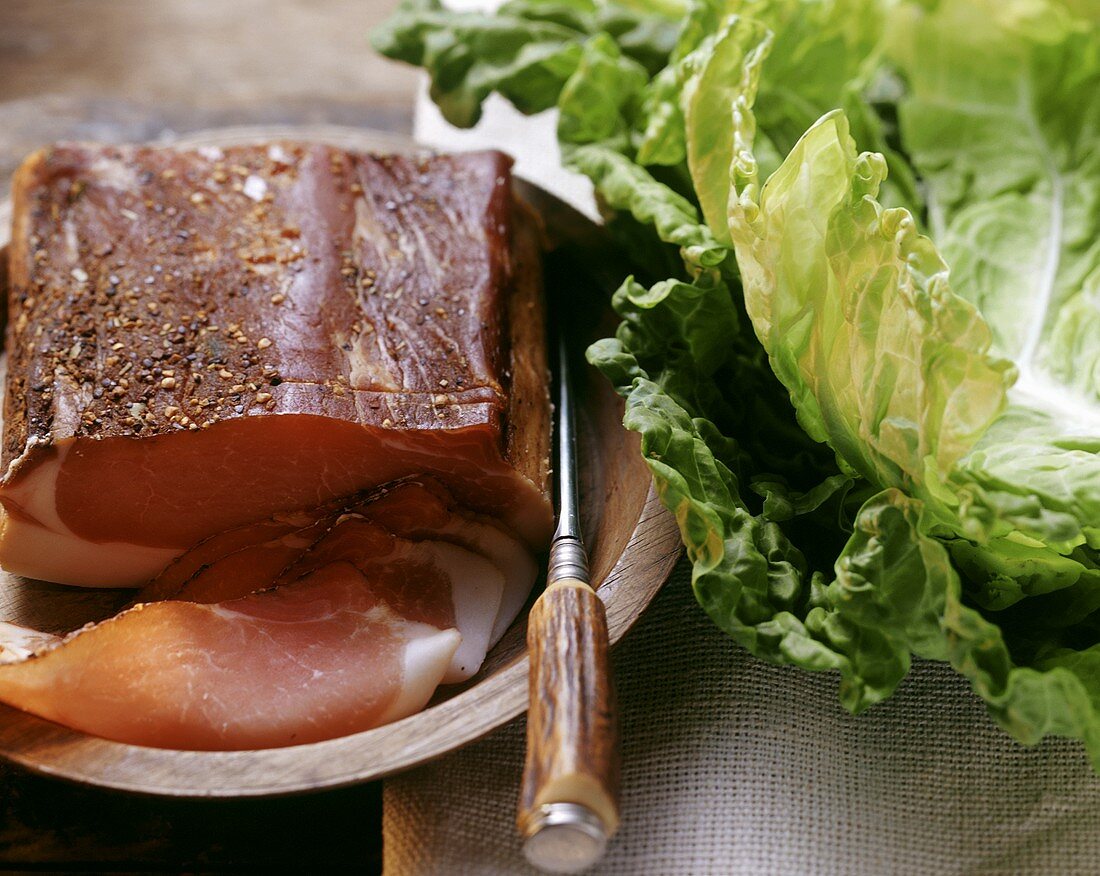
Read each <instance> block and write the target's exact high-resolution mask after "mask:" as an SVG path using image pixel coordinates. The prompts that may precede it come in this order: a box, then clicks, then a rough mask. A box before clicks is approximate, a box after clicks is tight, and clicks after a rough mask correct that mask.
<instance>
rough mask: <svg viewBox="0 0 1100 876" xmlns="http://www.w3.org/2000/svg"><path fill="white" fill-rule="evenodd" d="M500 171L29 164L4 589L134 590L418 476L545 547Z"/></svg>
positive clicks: (538, 453)
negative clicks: (38, 583)
mask: <svg viewBox="0 0 1100 876" xmlns="http://www.w3.org/2000/svg"><path fill="white" fill-rule="evenodd" d="M509 165H510V163H509V160H508V159H507V158H506V157H505V156H503V155H501V154H499V153H492V152H487V153H473V154H468V155H456V156H435V157H424V158H415V157H396V156H372V155H365V154H358V153H351V152H347V151H344V150H339V149H335V148H332V147H328V146H323V145H319V144H308V145H307V144H294V143H277V144H270V145H263V146H245V147H234V148H229V149H225V150H220V149H212V148H205V149H198V150H186V151H184V150H173V149H165V148H155V147H109V146H79V145H73V146H58V147H54V148H52V149H48V150H45V151H43V152H40V153H37V154H36V155H34V156H32V157H31V158H30V159H28V161H27V162H25V163H24V165H23V166H22V167H21V168H20V170H19V171H18V173H17V174H16V178H15V183H14V187H13V194H14V206H15V209H14V229H13V244H12V249H11V261H10V292H9V319H10V324H9V329H8V349H9V357H10V358H9V370H8V381H7V394H6V400H5V408H4V415H5V424H4V425H5V428H4V443H3V464H4V466H5V468H6V475H5V478H4V481H3V483H2V484H0V504H2V505H3V507H4V511H5V520H4V527H3V530H2V532H0V563H2V564H3V565H4V567H5V568H8V569H9V570H11V571H16V572H20V573H23V574H27V575H32V576H35V577H43V578H48V579H50V580H58V581H67V582H69V583H81V584H96V585H101V586H103V585H109V584H112V583H113V584H116V585H121V586H132V585H136V584H140V583H142V582H143V581H144V580H147V579H148V578H150V577H152V576H153V575H155V574H156V573H157V572H158V571H159V570H160V568H163V566H164V565H165V564H166V563H167V562H168V561H169V560H170V559H171V558H172V557H174V556H176V555H178V554H179V553H181V552H182V551H183V550H185V549H186V548H188V547H190V546H192V545H194V544H195V543H196V542H197V541H199V540H201V539H202V538H205V537H207V536H209V535H211V534H213V533H216V532H220V531H224V530H225V529H228V528H230V527H232V526H237V525H241V524H244V523H247V522H249V521H252V520H256V519H260V518H262V517H264V516H266V515H269V514H272V513H276V512H280V511H286V510H293V509H298V508H306V507H310V506H312V505H315V504H317V503H319V502H324V501H328V500H330V499H332V498H334V497H337V496H341V495H346V494H350V493H352V492H355V491H356V490H361V489H366V488H369V487H371V486H374V485H375V484H378V483H384V482H386V481H389V480H392V479H394V478H397V477H403V476H407V475H409V474H420V473H427V474H432V475H434V476H436V477H438V478H439V479H440V480H441V481H442V482H443V483H444V484H446V485H447V486H448V488H450V489H451V490H452V491H454V492H455V494H456V495H457V496H459V497H461V499H462V501H463V502H464V503H466V504H467V505H468V506H469V507H470V508H471V509H473V510H475V511H477V512H479V513H487V514H492V515H494V516H496V517H498V518H499V519H501V520H502V521H503V522H504V523H505V524H506V525H508V526H509V527H510V528H511V529H513V530H514V531H516V532H518V533H519V534H520V535H521V536H522V537H523V538H524V539H525V540H526V541H527V542H528V544H529V545H531V546H532V547H535V548H538V547H541V546H542V545H543V544H545V541H546V539H547V537H548V534H549V530H550V525H551V509H550V505H549V502H548V499H547V495H546V488H547V475H548V468H547V465H548V463H547V457H548V441H549V402H548V398H547V392H546V385H547V372H546V361H545V357H546V354H545V340H544V325H543V323H544V319H543V305H542V294H541V272H540V268H539V258H538V240H537V229H536V227H535V225H534V222H533V221H532V219H531V217H530V215H529V213H528V211H527V210H526V209H525V208H524V207H523V206H522V205H521V204H518V203H517V202H516V200H515V197H514V195H513V193H512V186H511V176H510V166H509ZM120 546H121V547H129V548H130V549H131V550H129V552H127V551H125V550H119V548H120ZM107 547H109V548H110V549H111V551H112V552H113V553H114V554H115V555H116V559H114V560H108V559H106V558H107V557H108V555H109V552H108V551H106V550H104V548H107ZM44 552H45V553H44ZM108 579H111V580H108Z"/></svg>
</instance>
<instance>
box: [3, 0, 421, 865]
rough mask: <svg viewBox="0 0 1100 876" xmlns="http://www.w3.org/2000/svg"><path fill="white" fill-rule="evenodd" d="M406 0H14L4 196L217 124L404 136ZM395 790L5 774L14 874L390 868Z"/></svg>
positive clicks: (6, 41)
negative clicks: (128, 788) (53, 173)
mask: <svg viewBox="0 0 1100 876" xmlns="http://www.w3.org/2000/svg"><path fill="white" fill-rule="evenodd" d="M394 2H395V0H155V2H153V0H0V197H2V196H4V195H6V192H7V188H8V178H9V176H10V174H11V172H12V170H13V169H14V168H15V167H16V166H17V165H18V163H19V161H20V160H21V159H22V157H23V156H24V155H26V154H27V153H28V152H30V151H31V150H33V149H34V148H36V147H37V146H40V145H42V144H44V143H48V142H50V141H53V140H62V139H70V140H71V139H85V140H136V139H142V140H145V139H153V138H158V137H161V136H166V135H170V134H172V133H186V132H190V131H196V130H202V129H206V128H211V127H216V126H221V125H240V124H257V123H331V124H342V125H353V126H358V127H364V128H376V129H383V130H391V131H400V132H407V131H408V130H409V129H410V127H411V120H412V104H413V95H414V93H415V88H416V76H415V74H414V73H413V72H412V71H411V70H408V69H406V68H402V67H400V66H397V65H393V64H389V63H387V62H385V61H383V60H381V59H380V58H378V57H377V56H375V55H374V54H373V52H372V51H371V49H370V46H369V45H368V42H367V34H368V32H369V31H370V29H371V27H372V26H373V25H375V24H376V23H378V22H379V21H380V20H381V19H382V18H384V17H385V15H386V14H387V13H388V12H389V11H390V9H391V8H392V7H393V5H394ZM380 862H381V789H380V787H379V786H378V785H364V786H361V787H357V788H349V789H346V790H342V791H336V792H329V793H325V794H318V795H313V796H309V797H295V798H283V799H274V800H252V801H243V800H242V801H179V800H175V801H173V800H157V799H150V798H136V797H128V796H124V795H120V794H114V793H109V792H104V791H98V790H94V789H88V788H79V787H74V786H69V785H66V784H63V783H60V782H56V781H51V780H48V779H43V778H40V777H37V776H33V775H29V774H26V773H23V772H21V771H19V770H17V769H15V768H12V767H5V766H0V869H3V870H5V871H12V870H24V871H35V872H43V871H46V872H50V871H53V872H58V871H60V872H71V871H81V872H96V871H111V872H157V871H173V872H174V871H187V872H252V871H271V870H277V871H291V872H294V871H297V872H311V873H317V872H332V871H336V870H354V871H355V872H359V873H371V872H378V871H380V869H381V864H380Z"/></svg>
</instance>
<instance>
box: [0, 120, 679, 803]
mask: <svg viewBox="0 0 1100 876" xmlns="http://www.w3.org/2000/svg"><path fill="white" fill-rule="evenodd" d="M279 138H282V139H296V140H320V141H325V142H329V143H333V144H335V145H339V146H342V147H345V148H350V149H361V150H366V151H377V152H394V151H404V152H409V151H416V150H417V149H418V147H417V146H416V145H415V144H413V143H411V142H410V141H409V140H406V139H404V138H399V137H395V136H393V135H386V134H376V133H373V132H366V131H357V130H354V129H349V128H285V127H282V128H238V129H230V130H222V131H217V132H211V133H209V134H204V135H201V136H194V137H188V138H187V139H186V140H181V141H177V142H179V143H181V144H185V145H204V144H205V145H212V146H226V145H231V144H238V143H247V142H254V141H257V140H271V139H279ZM520 188H521V190H522V193H523V195H524V196H525V197H526V198H527V199H528V200H529V201H531V202H532V203H533V204H534V205H535V207H536V209H538V211H539V212H540V213H541V214H542V216H543V217H544V220H545V223H546V226H547V232H548V236H549V237H550V239H551V243H552V245H554V246H557V247H559V248H565V249H572V250H573V251H578V252H581V253H584V252H587V253H588V254H589V255H590V256H591V255H592V254H593V252H595V253H597V254H598V255H599V256H601V257H602V256H603V252H602V250H603V248H604V247H605V246H606V244H605V242H604V241H603V239H602V236H601V232H600V230H599V229H598V228H597V227H595V226H594V225H592V223H591V222H589V221H588V220H587V219H585V218H584V217H582V216H581V215H580V214H579V213H577V212H575V211H574V210H572V209H571V208H570V207H568V206H566V205H565V204H563V203H562V202H560V201H558V200H556V199H555V198H553V197H552V196H550V195H548V194H546V193H545V192H542V191H541V190H538V189H535V188H534V187H532V186H530V185H527V184H525V183H522V182H521V183H520ZM10 234H11V205H10V203H8V202H0V286H5V285H6V284H5V282H4V276H3V272H4V270H5V269H6V265H7V259H6V246H7V244H8V243H9V242H10ZM576 284H577V278H576V277H575V276H574V277H572V278H570V282H568V283H553V282H551V283H549V284H548V285H549V288H548V292H547V294H548V298H549V305H550V309H551V312H552V315H554V316H556V318H558V319H560V320H562V321H564V323H565V324H566V325H567V327H568V328H569V329H570V330H571V334H572V335H573V348H574V349H575V350H577V351H578V356H579V354H580V351H581V350H583V348H584V346H585V344H586V343H587V342H588V341H590V340H593V339H594V338H596V337H599V336H600V335H601V334H602V332H603V331H606V330H607V328H608V327H609V326H613V325H614V320H613V319H612V317H611V314H610V311H609V308H608V306H607V303H606V297H605V296H604V295H601V294H599V293H598V292H595V291H593V290H592V289H588V290H581V289H578V288H576ZM4 294H6V292H5V293H4ZM578 366H579V362H578ZM574 371H575V373H577V374H578V375H579V379H578V381H577V382H578V384H579V385H578V386H577V396H578V412H577V413H578V441H579V449H580V467H581V472H580V475H581V508H582V510H583V513H584V515H585V520H584V523H585V528H586V530H587V533H586V537H587V543H588V548H589V553H590V560H591V566H592V580H593V582H594V583H598V585H599V593H600V596H601V597H602V598H603V600H604V603H605V606H606V609H607V621H608V627H609V630H610V636H611V642H612V644H614V643H615V642H617V641H618V640H619V639H621V638H622V637H623V636H624V635H625V634H626V632H627V631H628V630H629V629H630V627H631V626H632V625H633V624H634V622H635V621H636V620H637V619H638V617H639V616H640V615H641V613H642V611H643V610H644V609H645V607H646V606H647V605H648V604H649V602H650V601H651V600H652V599H653V597H654V596H655V595H656V593H657V591H658V590H659V589H660V587H661V585H662V584H663V583H664V581H665V579H666V578H667V577H668V574H669V572H670V571H671V570H672V567H673V565H674V564H675V562H676V559H677V557H678V556H679V553H680V538H679V534H678V532H677V529H676V525H675V521H674V520H673V518H672V516H671V515H670V514H668V512H667V511H666V510H665V509H664V508H663V507H662V506H661V504H660V502H659V501H658V499H657V496H656V494H655V493H654V490H653V486H652V481H651V480H650V476H649V471H648V469H647V468H646V466H645V463H644V462H643V460H642V458H641V455H640V453H639V450H638V439H637V436H636V435H633V434H631V433H629V432H627V431H626V430H625V429H624V428H623V427H622V402H621V401H620V400H619V399H618V398H617V397H616V396H615V394H614V393H613V392H612V390H611V388H610V387H609V386H608V385H607V383H606V381H604V380H603V379H602V378H600V376H599V375H598V374H595V373H594V372H593V371H592V369H591V368H581V367H577V368H575V369H574ZM536 589H537V588H536ZM130 595H131V594H130V592H129V591H91V590H83V589H79V588H70V587H63V586H60V585H57V584H47V583H44V582H41V581H30V580H26V579H22V578H17V577H15V576H13V575H9V574H7V573H3V572H0V620H6V621H10V622H13V623H17V624H22V625H26V626H29V627H33V628H36V629H42V630H46V631H49V632H65V631H69V630H72V629H75V628H77V627H79V626H81V625H82V624H84V623H86V622H87V621H91V620H99V619H102V618H104V617H107V616H109V615H111V614H113V613H114V612H115V611H117V610H118V608H120V607H121V605H122V604H123V603H125V602H126V601H127V600H128V599H129V598H130ZM526 622H527V614H526V612H524V613H523V614H522V615H521V616H520V617H519V618H518V619H517V620H516V622H515V623H514V624H513V625H512V627H511V628H510V629H509V630H508V632H507V633H506V634H505V636H504V638H503V639H502V640H501V641H500V642H499V643H498V644H497V646H496V647H495V648H494V649H493V650H492V651H491V652H490V653H489V656H488V658H487V659H486V661H485V664H484V666H483V667H482V668H481V671H480V672H478V674H477V675H476V676H474V677H473V678H472V679H470V681H468V682H466V683H464V684H462V685H454V686H448V687H445V688H441V689H440V690H439V691H438V692H437V694H436V696H435V698H434V699H433V701H432V703H431V704H429V706H428V708H426V709H425V710H424V711H422V712H420V713H418V714H416V715H412V716H411V717H408V718H405V719H404V720H401V721H397V722H395V723H393V724H389V725H386V726H384V727H379V728H377V729H375V730H369V731H366V732H364V733H357V734H354V735H352V736H346V737H343V738H340V739H333V740H329V741H326V742H316V743H311V744H308V745H299V746H293V747H289V748H277V749H267V750H262V751H233V752H208V751H176V750H169V749H157V748H145V747H141V746H135V745H125V744H122V743H119V742H111V741H109V740H105V739H100V738H98V737H94V736H89V735H87V734H84V733H80V732H78V731H75V730H70V729H69V728H67V727H63V726H61V725H58V724H54V723H52V722H49V721H45V720H43V719H41V718H37V717H35V716H33V715H29V714H26V713H24V712H20V711H17V710H15V709H12V708H9V707H7V706H3V705H0V758H3V759H6V760H9V761H12V762H14V763H17V764H19V765H20V766H23V767H26V768H28V769H31V770H34V771H35V772H39V773H42V774H45V775H49V776H56V777H60V778H64V779H68V780H71V781H75V782H80V783H84V784H89V785H98V786H102V787H108V788H115V789H119V790H125V791H132V792H138V793H146V794H159V795H167V796H176V797H248V796H261V795H274V794H291V793H297V792H303V791H314V790H320V789H323V788H333V787H338V786H341V785H348V784H352V783H355V782H363V781H368V780H372V779H378V778H381V777H382V776H386V775H389V774H391V773H395V772H398V771H400V770H404V769H408V768H409V767H412V766H415V765H417V764H419V763H423V762H424V761H427V760H430V759H431V758H435V757H438V756H440V755H442V754H445V753H446V752H448V751H452V750H454V749H456V748H458V747H460V746H462V745H465V744H466V743H468V742H472V741H473V740H475V739H477V738H479V737H481V736H483V735H485V734H486V733H488V732H489V731H491V730H493V729H494V728H496V727H499V726H500V725H502V724H504V723H506V722H508V721H510V720H512V719H513V718H515V717H516V716H517V715H519V714H520V713H521V712H523V711H524V709H526V707H527V655H526V647H525V644H524V632H525V629H526Z"/></svg>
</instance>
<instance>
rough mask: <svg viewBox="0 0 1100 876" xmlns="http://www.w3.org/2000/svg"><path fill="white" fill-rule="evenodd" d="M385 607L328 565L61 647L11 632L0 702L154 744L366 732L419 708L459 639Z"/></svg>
mask: <svg viewBox="0 0 1100 876" xmlns="http://www.w3.org/2000/svg"><path fill="white" fill-rule="evenodd" d="M394 599H395V596H394V594H392V593H389V592H387V591H386V589H385V587H384V586H379V585H378V584H376V583H372V582H369V581H368V580H367V579H366V578H365V577H364V576H363V574H362V573H361V572H360V571H359V570H358V569H356V568H355V567H354V566H352V565H351V564H348V563H335V564H330V565H327V566H325V567H324V568H323V569H320V570H318V571H316V572H312V573H310V575H308V576H307V577H305V578H303V579H302V580H301V581H298V582H297V583H295V584H294V585H293V586H289V587H282V588H278V589H274V590H268V591H264V592H262V593H257V594H254V595H250V596H246V597H243V598H240V599H235V600H229V601H227V602H222V603H218V604H200V603H193V602H160V603H153V604H148V605H138V606H135V607H134V608H131V609H129V610H127V611H124V612H122V613H121V614H119V615H117V616H116V617H114V618H112V619H110V620H107V621H104V622H103V623H100V624H97V625H95V626H92V627H89V628H87V629H85V630H82V631H80V632H78V633H76V634H75V635H73V636H71V637H69V638H68V639H67V640H65V641H64V642H62V640H59V639H53V640H52V641H45V643H44V640H46V639H48V638H49V637H44V636H42V635H41V634H37V638H36V634H33V633H31V632H30V631H20V630H18V629H12V628H11V626H10V625H7V629H3V630H0V641H3V642H4V644H5V645H6V647H5V648H4V649H3V651H2V652H0V653H2V654H3V655H7V656H8V659H9V660H12V662H9V663H6V664H3V665H0V699H2V700H3V701H4V702H7V703H9V704H11V705H14V706H16V707H17V708H20V709H23V710H25V711H28V712H33V713H34V714H37V715H39V716H41V717H44V718H48V719H50V720H52V721H57V722H59V723H62V724H66V725H68V726H70V727H74V728H76V729H78V730H83V731H85V732H87V733H91V734H94V735H97V736H103V737H106V738H108V739H114V740H117V741H119V742H128V743H131V744H134V745H148V746H154V747H159V748H184V749H211V750H234V749H250V748H273V747H279V746H285V745H295V744H300V743H306V742H315V741H319V740H322V739H330V738H333V737H336V736H343V735H346V734H349V733H356V732H359V731H362V730H369V729H371V728H372V727H377V726H379V725H380V724H384V723H387V722H389V721H394V720H397V719H398V718H402V717H405V716H406V715H410V714H413V713H414V712H417V711H419V710H420V709H421V708H423V707H424V705H425V704H426V703H427V702H428V699H429V698H430V697H431V695H432V693H433V692H434V690H435V688H436V686H437V685H438V684H439V682H440V681H441V680H442V679H443V677H444V675H445V673H446V672H447V670H448V668H449V666H450V664H451V660H452V657H453V655H454V652H455V650H456V648H458V647H459V643H460V640H461V636H460V635H459V633H458V632H457V631H456V630H454V629H439V628H438V627H436V626H434V625H432V624H430V623H426V622H423V621H422V620H415V619H412V618H410V617H408V616H404V615H402V614H401V613H399V612H397V611H396V610H395V609H394V606H393V600H394ZM28 644H29V645H30V647H33V648H35V649H36V651H35V653H34V654H33V655H32V656H27V650H28Z"/></svg>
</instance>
